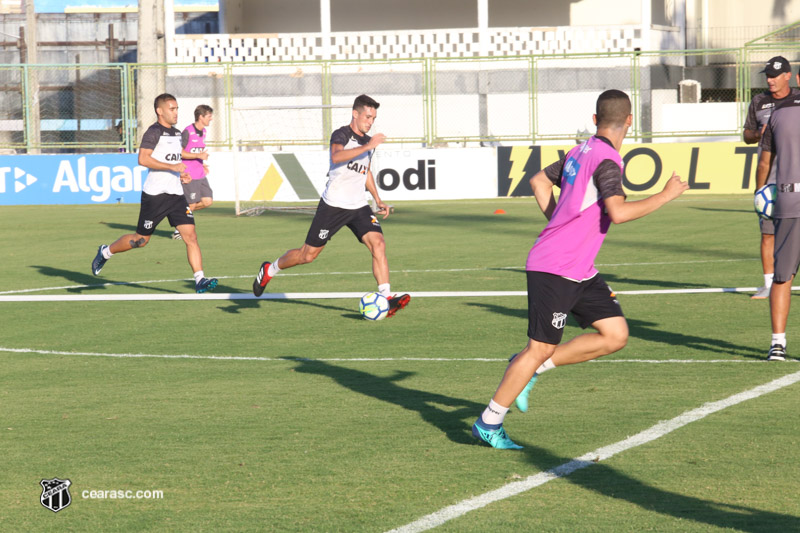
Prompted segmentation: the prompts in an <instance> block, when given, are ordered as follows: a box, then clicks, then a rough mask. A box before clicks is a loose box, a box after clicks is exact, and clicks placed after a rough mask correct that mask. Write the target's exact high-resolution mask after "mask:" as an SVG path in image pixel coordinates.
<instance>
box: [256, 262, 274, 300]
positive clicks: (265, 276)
mask: <svg viewBox="0 0 800 533" xmlns="http://www.w3.org/2000/svg"><path fill="white" fill-rule="evenodd" d="M271 264H272V263H270V262H269V261H264V262H263V263H261V268H259V269H258V274H256V279H255V281H254V282H253V294H254V295H255V296H257V297H258V296H261V295H262V294H264V289H265V288H266V286H267V283H269V280H271V279H272V276H270V275H269V273H268V271H269V266H270V265H271Z"/></svg>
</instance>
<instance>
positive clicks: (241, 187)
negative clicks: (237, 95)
mask: <svg viewBox="0 0 800 533" xmlns="http://www.w3.org/2000/svg"><path fill="white" fill-rule="evenodd" d="M351 118H352V106H351V105H280V106H258V105H241V106H236V105H234V107H233V109H232V119H233V120H232V124H231V133H232V138H233V162H234V169H233V170H234V176H235V194H236V202H235V205H236V215H237V216H238V215H258V214H261V213H263V212H264V211H266V210H271V211H289V212H304V213H314V212H315V211H316V203H317V202H316V201H314V203H313V205H291V204H292V203H295V204H296V203H297V201H296V199H295V201H292V200H284V201H277V200H275V198H274V196H275V192H276V191H275V190H272V189H269V187H266V188H265V187H259V184H260V183H261V182H262V180H264V179H266V178H267V176H266V173H267V171H268V169H269V165H270V163H269V162H270V161H271V160H272V158H271V157H270V155H271V154H273V153H291V152H296V151H303V150H309V149H314V150H327V148H328V142H329V140H330V135H331V133H332V132H333V130H335V129H336V128H339V127H341V126H344V125H345V124H349V123H350V120H351ZM287 203H288V204H290V205H287Z"/></svg>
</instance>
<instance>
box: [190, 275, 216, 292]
mask: <svg viewBox="0 0 800 533" xmlns="http://www.w3.org/2000/svg"><path fill="white" fill-rule="evenodd" d="M216 288H217V278H210V279H209V278H203V279H201V280H200V281H198V282H197V283H195V286H194V291H195V292H196V293H197V294H203V293H204V292H209V291H213V290H214V289H216Z"/></svg>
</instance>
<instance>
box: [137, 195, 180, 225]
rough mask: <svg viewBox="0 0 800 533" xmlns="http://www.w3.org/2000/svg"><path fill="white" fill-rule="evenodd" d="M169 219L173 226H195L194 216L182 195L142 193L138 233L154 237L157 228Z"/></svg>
mask: <svg viewBox="0 0 800 533" xmlns="http://www.w3.org/2000/svg"><path fill="white" fill-rule="evenodd" d="M164 217H167V219H168V220H169V223H170V225H171V226H180V225H182V224H192V225H194V215H193V214H192V210H191V209H189V204H188V203H186V197H185V196H184V195H182V194H156V195H150V194H147V193H146V192H142V205H141V207H140V208H139V223H138V224H137V225H136V233H138V234H139V235H152V234H153V232H154V231H156V226H158V224H159V223H160V222H161V221H162V220H164Z"/></svg>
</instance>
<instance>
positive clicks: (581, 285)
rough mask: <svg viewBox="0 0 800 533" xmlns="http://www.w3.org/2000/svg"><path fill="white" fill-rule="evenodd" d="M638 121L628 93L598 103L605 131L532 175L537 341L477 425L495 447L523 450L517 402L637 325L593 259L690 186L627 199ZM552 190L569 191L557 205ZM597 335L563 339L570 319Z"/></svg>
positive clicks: (615, 344)
mask: <svg viewBox="0 0 800 533" xmlns="http://www.w3.org/2000/svg"><path fill="white" fill-rule="evenodd" d="M632 119H633V116H632V115H631V101H630V98H628V95H626V94H625V93H624V92H622V91H617V90H609V91H605V92H604V93H602V94H601V95H600V96H599V98H598V99H597V109H596V114H595V115H594V123H595V124H596V125H597V134H596V135H594V136H592V137H591V138H589V139H588V140H587V141H585V142H583V143H582V144H580V145H579V146H576V147H575V148H573V149H572V150H570V151H569V152H568V153H567V154H566V155H565V156H564V158H562V159H561V160H559V161H557V162H555V163H553V164H552V165H550V166H548V167H547V168H545V169H544V170H542V171H540V172H538V173H537V174H536V175H534V176H533V178H531V187H532V188H533V194H534V196H535V197H536V201H537V203H538V204H539V207H540V208H541V209H542V211H543V212H544V214H545V216H546V217H547V218H548V220H549V223H548V224H547V226H545V228H544V230H542V232H541V233H540V234H539V237H538V238H537V239H536V242H535V243H534V245H533V248H532V249H531V251H530V253H529V255H528V261H527V264H526V267H525V270H526V274H527V277H528V337H529V339H528V345H527V346H525V348H524V349H523V350H522V351H521V352H519V353H518V354H516V355H514V356H513V357H512V358H511V362H510V363H509V365H508V367H507V368H506V371H505V374H504V376H503V379H502V381H501V382H500V386H499V387H498V388H497V391H496V392H495V394H494V396H493V397H492V399H491V401H490V402H489V405H488V406H487V407H486V409H485V410H484V412H483V413H482V414H481V416H480V417H479V418H478V420H477V421H476V422H475V424H474V425H473V426H472V434H473V435H474V436H475V437H477V438H478V439H480V440H481V441H482V442H484V443H486V444H488V445H490V446H492V447H493V448H503V449H520V448H522V446H519V445H517V444H515V443H514V442H513V441H512V440H511V439H510V438H509V437H508V435H507V434H506V432H505V430H504V429H503V419H504V418H505V415H506V413H507V412H508V409H509V407H510V406H511V403H512V402H514V401H515V400H516V401H517V407H518V408H520V410H521V411H523V412H524V411H526V410H527V395H528V393H529V392H530V389H531V387H532V386H533V383H534V382H535V380H536V376H537V375H538V374H540V373H541V372H544V371H545V370H549V369H551V368H554V367H556V366H561V365H570V364H575V363H581V362H583V361H588V360H590V359H595V358H597V357H600V356H602V355H607V354H610V353H613V352H616V351H617V350H620V349H622V348H623V347H624V346H625V344H626V343H627V339H628V324H627V322H626V321H625V317H624V316H623V314H622V309H621V308H620V305H619V303H618V302H617V300H616V297H615V296H614V293H613V292H611V289H610V288H609V287H608V285H607V284H606V282H605V281H604V280H603V278H602V277H601V276H600V274H599V273H598V272H597V269H596V268H595V267H594V260H595V257H596V256H597V253H598V251H599V250H600V247H601V246H602V244H603V240H604V239H605V236H606V233H607V232H608V228H609V227H610V226H611V224H612V223H614V224H621V223H623V222H628V221H630V220H635V219H637V218H641V217H643V216H645V215H647V214H649V213H652V212H653V211H655V210H656V209H658V208H660V207H661V206H663V205H664V204H666V203H667V202H669V201H671V200H674V199H675V198H677V197H678V196H680V195H681V194H683V192H684V191H685V190H686V189H688V188H689V185H688V184H687V183H686V182H685V181H682V180H681V178H680V176H678V175H676V174H675V173H674V172H673V174H672V177H671V178H670V179H669V180H668V181H667V183H666V185H665V186H664V189H663V190H662V191H661V192H659V193H656V194H654V195H652V196H650V197H648V198H645V199H643V200H637V201H631V202H626V201H625V200H626V197H625V193H624V192H623V189H622V170H623V163H622V158H621V157H620V154H619V150H620V147H621V146H622V141H623V139H625V135H626V134H627V133H628V128H630V126H631V121H632ZM553 186H557V187H559V188H560V189H561V194H560V195H559V199H558V203H556V201H555V198H554V196H553ZM568 313H572V315H573V316H574V317H575V319H576V320H577V321H578V323H579V324H580V326H581V327H582V328H586V327H589V326H591V327H592V328H593V329H594V330H595V332H592V333H585V334H583V335H579V336H578V337H575V338H574V339H572V340H570V341H569V342H566V343H564V344H559V343H560V342H561V337H562V334H563V328H564V326H565V325H566V320H567V314H568Z"/></svg>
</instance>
